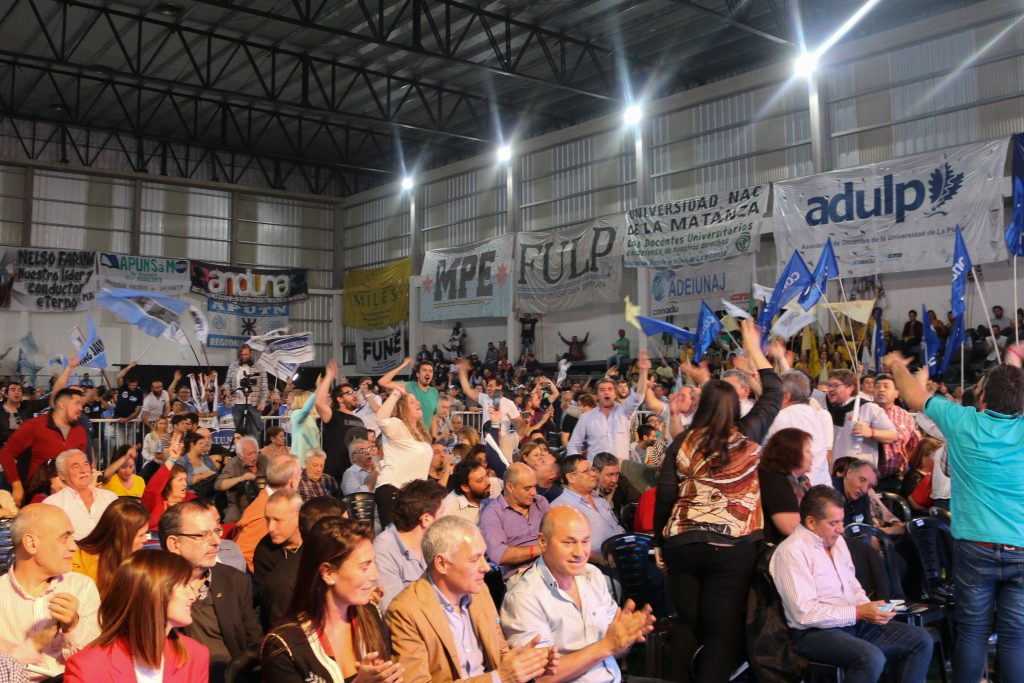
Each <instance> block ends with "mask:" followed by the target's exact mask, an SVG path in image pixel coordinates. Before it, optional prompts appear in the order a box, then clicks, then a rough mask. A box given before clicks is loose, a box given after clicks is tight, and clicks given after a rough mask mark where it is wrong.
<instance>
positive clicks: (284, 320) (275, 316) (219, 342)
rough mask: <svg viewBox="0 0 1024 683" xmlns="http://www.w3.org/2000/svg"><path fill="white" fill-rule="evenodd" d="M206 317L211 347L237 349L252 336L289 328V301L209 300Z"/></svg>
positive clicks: (207, 343)
mask: <svg viewBox="0 0 1024 683" xmlns="http://www.w3.org/2000/svg"><path fill="white" fill-rule="evenodd" d="M206 312H207V313H208V315H207V316H206V317H207V319H208V320H209V322H210V334H209V337H208V338H207V342H206V345H207V346H209V347H210V348H228V349H235V348H238V347H239V346H241V345H242V344H244V343H245V342H246V341H247V340H248V339H249V337H256V336H260V335H264V334H267V333H268V332H273V331H274V330H279V329H281V328H284V327H288V304H233V303H231V302H230V301H216V300H214V299H208V300H207V302H206Z"/></svg>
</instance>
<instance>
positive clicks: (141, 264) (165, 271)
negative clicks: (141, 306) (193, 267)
mask: <svg viewBox="0 0 1024 683" xmlns="http://www.w3.org/2000/svg"><path fill="white" fill-rule="evenodd" d="M99 257H100V261H99V272H98V273H97V276H98V277H99V285H98V286H99V287H100V288H101V289H102V288H104V287H106V288H107V289H135V290H142V291H145V292H156V293H158V294H167V295H168V296H184V295H185V294H187V293H188V290H189V286H190V284H191V280H190V277H189V265H188V259H183V258H181V259H173V258H170V259H169V258H154V257H150V256H125V255H124V254H108V253H106V252H100V255H99Z"/></svg>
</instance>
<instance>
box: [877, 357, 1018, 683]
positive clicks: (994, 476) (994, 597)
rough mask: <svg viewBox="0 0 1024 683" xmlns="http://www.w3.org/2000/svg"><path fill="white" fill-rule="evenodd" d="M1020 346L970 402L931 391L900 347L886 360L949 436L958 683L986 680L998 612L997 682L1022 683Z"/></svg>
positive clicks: (905, 390)
mask: <svg viewBox="0 0 1024 683" xmlns="http://www.w3.org/2000/svg"><path fill="white" fill-rule="evenodd" d="M1022 349H1024V345H1018V346H1016V347H1013V348H1011V349H1009V350H1008V351H1007V363H1005V364H1001V365H996V366H994V367H993V368H991V369H990V370H989V371H988V372H987V373H986V374H985V376H984V377H983V378H982V379H981V381H980V382H978V386H977V388H976V390H975V396H976V397H977V398H976V407H977V409H975V408H970V407H965V406H961V405H959V404H956V403H953V402H952V401H949V400H946V399H945V398H942V397H940V396H928V394H927V392H926V391H925V390H924V389H923V388H922V383H921V382H919V381H917V380H916V379H915V378H914V377H913V376H912V375H911V374H910V371H909V370H907V364H908V363H909V360H908V359H906V358H904V357H903V356H902V355H901V354H899V353H893V354H889V355H888V356H886V357H885V359H884V362H885V364H886V365H888V366H889V367H890V368H891V369H892V374H893V378H894V379H895V380H896V387H897V389H899V392H900V395H901V396H903V399H904V400H905V401H906V402H907V405H908V406H909V408H910V409H911V410H913V411H921V410H922V409H923V411H924V414H925V415H927V416H928V417H929V418H931V419H932V420H933V421H934V422H935V424H936V425H937V426H938V428H939V429H940V430H941V431H942V433H943V435H944V436H945V437H946V440H947V445H946V454H947V457H948V459H949V465H950V469H951V473H952V476H951V479H952V486H953V492H952V497H951V499H950V501H951V504H952V513H953V528H952V531H953V537H954V538H955V539H956V550H955V553H954V571H953V576H954V580H955V582H956V585H955V594H956V627H957V634H958V638H957V643H956V652H955V654H954V657H953V676H954V680H955V681H957V683H964V682H967V681H970V682H971V683H974V682H975V681H978V680H981V679H982V678H983V677H984V669H985V652H986V649H987V645H988V638H989V635H991V634H992V632H993V623H992V622H993V614H998V615H999V620H998V623H997V624H996V625H995V632H996V633H997V634H998V635H999V672H1000V678H1002V677H1005V678H1006V680H1008V681H1024V580H1022V577H1024V417H1022V415H1021V412H1022V411H1024V371H1022V370H1021V368H1020V364H1021V356H1022Z"/></svg>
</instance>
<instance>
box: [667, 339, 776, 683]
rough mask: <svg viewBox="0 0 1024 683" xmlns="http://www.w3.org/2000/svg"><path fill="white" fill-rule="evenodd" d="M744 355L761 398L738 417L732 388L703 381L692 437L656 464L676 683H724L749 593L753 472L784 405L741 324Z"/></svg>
mask: <svg viewBox="0 0 1024 683" xmlns="http://www.w3.org/2000/svg"><path fill="white" fill-rule="evenodd" d="M742 329H743V348H744V350H745V351H746V353H747V356H748V358H749V359H750V361H751V362H752V363H753V366H754V367H755V368H757V371H758V378H759V379H760V381H761V385H762V387H763V391H762V394H761V397H760V398H759V399H758V401H757V403H756V404H754V407H753V409H751V411H750V412H749V413H748V414H747V416H746V417H744V418H740V401H739V395H738V394H737V393H736V390H735V389H734V388H733V387H732V385H731V384H729V383H728V382H725V381H722V380H709V381H707V382H705V383H704V385H703V386H702V387H701V396H700V403H699V404H698V405H697V411H696V413H694V416H693V423H692V424H691V425H690V429H689V430H688V431H686V432H684V433H683V434H680V435H679V436H677V437H676V438H675V440H674V441H673V442H672V445H671V446H670V448H669V450H668V453H666V455H665V460H664V462H663V463H662V467H661V474H660V475H659V478H658V487H657V493H656V497H655V507H654V532H655V545H656V546H657V550H656V559H657V562H658V564H659V566H661V567H663V568H665V569H666V571H667V573H668V577H669V580H670V581H671V582H672V589H673V590H672V595H673V598H674V599H675V603H676V611H677V613H678V614H679V639H678V641H676V642H678V643H679V645H680V647H678V648H675V652H676V657H677V661H676V665H677V666H676V671H677V672H678V673H679V674H680V677H681V678H680V680H681V681H684V682H687V681H689V680H690V670H691V663H692V659H693V656H694V654H695V653H696V651H697V647H698V646H699V645H701V644H703V646H704V649H703V650H702V651H701V655H700V661H699V662H697V663H696V666H695V667H694V668H695V669H696V680H697V681H698V682H703V681H707V682H708V683H721V682H722V681H727V680H729V676H730V674H731V673H732V672H733V670H734V669H735V668H736V666H737V665H738V661H739V659H740V657H739V655H740V651H741V646H742V643H743V623H744V614H745V610H746V604H747V592H748V590H749V588H750V582H751V579H752V577H753V574H754V567H755V565H756V561H757V549H758V544H757V543H756V541H758V540H760V539H761V535H762V527H763V518H762V511H761V493H760V485H759V480H758V477H757V467H758V464H759V462H760V459H761V447H760V443H761V441H763V440H764V436H765V434H766V433H767V432H768V428H769V427H770V426H771V423H772V421H773V420H774V419H775V416H776V415H777V414H778V412H779V408H780V407H781V405H782V382H781V381H780V380H779V377H778V375H776V374H775V372H774V371H773V370H772V366H771V364H770V363H769V362H768V359H767V358H765V356H764V354H763V353H762V352H761V333H760V331H759V330H758V329H757V327H756V326H755V325H754V323H753V321H750V320H744V321H743V323H742Z"/></svg>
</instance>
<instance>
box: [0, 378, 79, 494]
mask: <svg viewBox="0 0 1024 683" xmlns="http://www.w3.org/2000/svg"><path fill="white" fill-rule="evenodd" d="M82 405H83V397H82V392H81V390H79V389H61V390H60V391H58V392H57V394H56V395H55V396H54V397H53V411H52V412H50V414H49V415H40V416H39V417H34V418H32V419H31V420H26V421H25V422H23V423H22V424H21V426H20V427H18V429H17V431H15V432H14V433H13V434H11V437H10V438H9V439H7V443H5V444H4V447H3V450H0V466H3V469H4V474H5V475H7V480H8V481H10V482H11V495H12V496H13V497H14V502H15V503H16V504H18V505H19V506H20V505H21V503H22V498H23V497H24V495H25V489H24V484H23V482H22V481H21V478H20V477H19V476H18V467H17V461H18V458H20V457H21V456H22V455H24V454H25V453H26V452H30V458H31V460H30V463H29V468H28V478H29V479H31V478H32V475H33V474H34V473H35V471H36V469H38V468H39V466H40V465H42V464H43V463H45V462H46V461H47V460H49V459H50V458H56V457H57V456H58V455H60V454H61V453H63V452H64V451H66V450H70V449H73V448H74V449H78V450H80V451H82V452H85V449H86V447H87V445H88V441H89V435H88V433H87V432H86V431H85V428H84V427H82V426H81V425H80V424H78V418H79V417H81V415H82Z"/></svg>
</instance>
